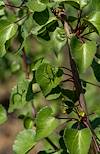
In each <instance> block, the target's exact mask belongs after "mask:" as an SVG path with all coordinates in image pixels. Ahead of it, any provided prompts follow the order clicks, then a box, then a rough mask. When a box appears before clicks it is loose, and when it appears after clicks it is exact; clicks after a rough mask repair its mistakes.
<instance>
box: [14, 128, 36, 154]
mask: <svg viewBox="0 0 100 154" xmlns="http://www.w3.org/2000/svg"><path fill="white" fill-rule="evenodd" d="M35 144H36V141H35V131H33V130H32V129H28V130H23V131H21V132H20V133H19V134H18V135H17V137H16V140H15V142H14V145H13V151H14V152H15V153H16V154H26V153H27V152H28V151H29V150H30V149H31V148H32V147H33V146H34V145H35Z"/></svg>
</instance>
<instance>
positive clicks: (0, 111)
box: [0, 105, 7, 124]
mask: <svg viewBox="0 0 100 154" xmlns="http://www.w3.org/2000/svg"><path fill="white" fill-rule="evenodd" d="M6 120H7V114H6V110H5V109H4V107H3V106H2V105H0V124H3V123H4V122H5V121H6Z"/></svg>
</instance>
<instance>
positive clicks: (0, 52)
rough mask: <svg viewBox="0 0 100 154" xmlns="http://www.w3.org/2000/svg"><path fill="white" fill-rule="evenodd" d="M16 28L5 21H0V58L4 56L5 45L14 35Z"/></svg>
mask: <svg viewBox="0 0 100 154" xmlns="http://www.w3.org/2000/svg"><path fill="white" fill-rule="evenodd" d="M17 27H18V26H17V25H16V24H14V23H9V22H8V21H6V20H1V21H0V57H2V56H4V55H5V53H6V49H5V43H6V41H8V40H9V39H11V38H12V37H13V36H14V35H15V34H16V31H17Z"/></svg>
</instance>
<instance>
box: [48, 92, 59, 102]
mask: <svg viewBox="0 0 100 154" xmlns="http://www.w3.org/2000/svg"><path fill="white" fill-rule="evenodd" d="M60 95H61V93H58V94H50V95H48V96H47V97H46V100H48V101H50V100H54V99H57V98H59V97H60Z"/></svg>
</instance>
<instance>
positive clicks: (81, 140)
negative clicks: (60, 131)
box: [64, 128, 92, 154]
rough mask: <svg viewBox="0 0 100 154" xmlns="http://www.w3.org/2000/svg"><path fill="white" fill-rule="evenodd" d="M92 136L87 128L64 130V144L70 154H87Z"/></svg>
mask: <svg viewBox="0 0 100 154" xmlns="http://www.w3.org/2000/svg"><path fill="white" fill-rule="evenodd" d="M91 139H92V134H91V132H90V130H89V129H88V128H85V129H82V130H76V129H65V132H64V142H65V145H66V147H67V148H68V150H69V153H70V154H87V153H88V150H89V147H90V143H91Z"/></svg>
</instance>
